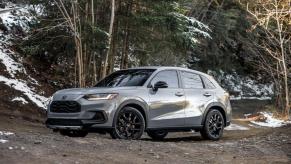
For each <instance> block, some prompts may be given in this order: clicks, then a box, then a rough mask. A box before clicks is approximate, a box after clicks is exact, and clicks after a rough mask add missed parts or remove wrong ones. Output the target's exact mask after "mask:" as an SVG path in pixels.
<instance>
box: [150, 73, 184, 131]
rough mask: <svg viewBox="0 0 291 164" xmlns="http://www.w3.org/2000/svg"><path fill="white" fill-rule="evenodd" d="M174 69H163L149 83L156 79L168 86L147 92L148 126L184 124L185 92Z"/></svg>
mask: <svg viewBox="0 0 291 164" xmlns="http://www.w3.org/2000/svg"><path fill="white" fill-rule="evenodd" d="M178 79H179V78H178V74H177V71H176V70H164V71H161V72H159V73H157V74H156V76H155V77H154V78H153V79H152V80H151V83H150V84H151V85H152V86H154V84H155V83H156V82H158V81H163V82H166V83H167V85H168V88H159V89H158V90H157V91H153V89H152V88H149V89H148V92H149V127H150V128H158V127H180V126H184V125H185V118H184V117H185V112H184V107H185V93H184V90H183V89H182V88H181V87H180V85H179V80H178Z"/></svg>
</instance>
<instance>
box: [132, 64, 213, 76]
mask: <svg viewBox="0 0 291 164" xmlns="http://www.w3.org/2000/svg"><path fill="white" fill-rule="evenodd" d="M129 69H158V70H165V69H175V70H181V71H190V72H194V73H199V74H203V75H206V76H209V75H208V74H206V73H203V72H200V71H196V70H193V69H189V68H183V67H171V66H144V67H134V68H129Z"/></svg>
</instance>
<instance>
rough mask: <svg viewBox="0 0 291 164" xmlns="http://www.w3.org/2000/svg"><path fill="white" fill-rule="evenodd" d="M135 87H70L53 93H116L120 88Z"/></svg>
mask: <svg viewBox="0 0 291 164" xmlns="http://www.w3.org/2000/svg"><path fill="white" fill-rule="evenodd" d="M129 89H136V87H115V88H98V87H93V88H72V89H63V90H59V91H57V92H56V93H55V95H59V94H61V95H85V94H95V93H118V92H119V91H120V90H129Z"/></svg>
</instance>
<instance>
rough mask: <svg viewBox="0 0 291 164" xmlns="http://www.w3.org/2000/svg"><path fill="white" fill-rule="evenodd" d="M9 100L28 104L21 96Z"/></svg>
mask: <svg viewBox="0 0 291 164" xmlns="http://www.w3.org/2000/svg"><path fill="white" fill-rule="evenodd" d="M11 101H19V102H21V103H22V104H28V102H27V101H26V100H25V99H24V98H23V97H15V98H14V99H12V100H11Z"/></svg>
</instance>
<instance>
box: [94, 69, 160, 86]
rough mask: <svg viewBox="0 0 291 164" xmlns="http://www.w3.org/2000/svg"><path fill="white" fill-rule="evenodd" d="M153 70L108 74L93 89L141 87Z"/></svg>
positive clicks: (122, 71) (133, 70)
mask: <svg viewBox="0 0 291 164" xmlns="http://www.w3.org/2000/svg"><path fill="white" fill-rule="evenodd" d="M154 71H155V69H129V70H121V71H117V72H114V73H112V74H110V75H109V76H107V77H105V78H104V79H103V80H101V81H100V82H98V83H97V84H96V85H95V87H125V86H143V85H144V83H145V82H146V81H147V79H148V78H149V77H150V76H151V74H152V73H153V72H154Z"/></svg>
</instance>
